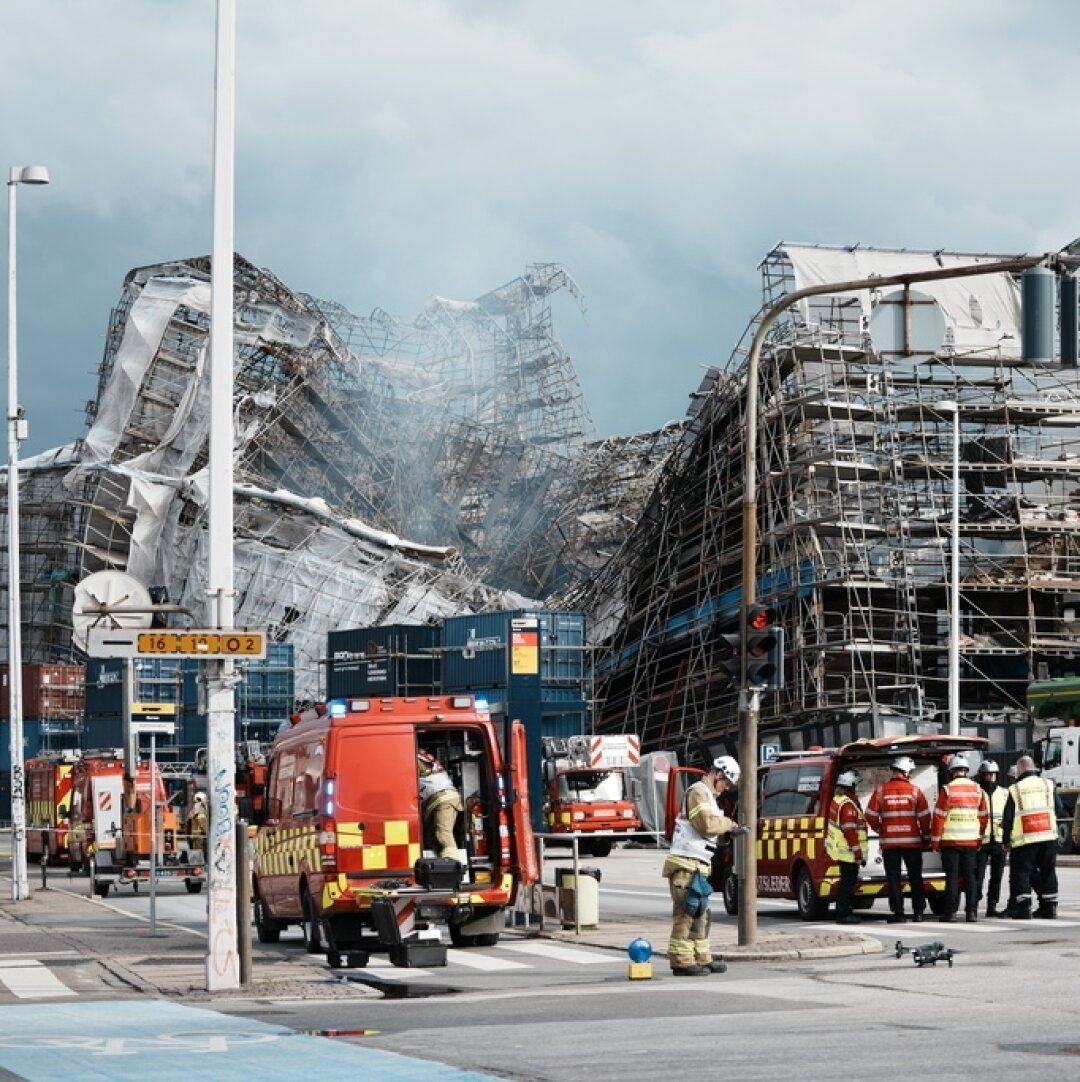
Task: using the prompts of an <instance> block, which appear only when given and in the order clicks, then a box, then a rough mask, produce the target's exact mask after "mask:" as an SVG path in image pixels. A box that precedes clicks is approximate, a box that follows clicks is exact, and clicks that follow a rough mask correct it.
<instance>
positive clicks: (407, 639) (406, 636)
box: [326, 624, 442, 699]
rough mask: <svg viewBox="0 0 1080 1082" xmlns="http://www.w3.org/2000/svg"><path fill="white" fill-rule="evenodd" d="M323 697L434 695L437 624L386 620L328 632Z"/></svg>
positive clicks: (438, 664)
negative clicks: (400, 622)
mask: <svg viewBox="0 0 1080 1082" xmlns="http://www.w3.org/2000/svg"><path fill="white" fill-rule="evenodd" d="M326 642H327V664H326V697H327V698H328V699H347V698H350V697H353V696H371V697H384V696H390V695H437V694H438V693H439V692H440V690H441V671H442V664H441V658H440V654H439V649H440V646H441V644H442V629H441V628H439V627H436V626H434V625H432V624H385V625H382V626H379V627H362V628H354V629H350V630H346V631H331V632H330V634H329V635H328V636H327V640H326Z"/></svg>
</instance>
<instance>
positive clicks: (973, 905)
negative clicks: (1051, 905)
mask: <svg viewBox="0 0 1080 1082" xmlns="http://www.w3.org/2000/svg"><path fill="white" fill-rule="evenodd" d="M970 769H971V767H970V765H969V763H968V761H967V759H965V758H964V756H963V755H954V756H953V757H952V758H951V759H950V760H949V781H948V782H946V783H945V784H944V785H943V786H942V787H941V788H940V789H939V790H938V796H937V804H936V805H935V806H934V825H933V829H932V832H931V846H932V848H933V849H934V850H936V851H937V852H939V853H940V854H941V867H942V869H943V870H944V872H945V908H944V909H943V910H942V912H941V916H940V919H941V920H943V921H951V920H955V918H956V912H957V910H958V909H959V907H960V879H961V877H963V880H964V913H965V915H966V917H967V922H968V923H969V924H974V923H975V922H976V921H977V920H978V919H979V885H978V882H977V881H976V878H975V865H976V858H977V857H978V852H979V842H980V840H981V839H982V837H983V835H984V834H985V833H986V829H987V821H988V820H989V818H990V806H989V802H988V801H987V799H986V793H984V792H983V791H982V789H980V788H979V786H978V785H977V784H976V783H975V782H974V781H973V780H972V779H971V778H969V777H968V771H969V770H970Z"/></svg>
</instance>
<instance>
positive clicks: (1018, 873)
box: [1009, 840, 1058, 903]
mask: <svg viewBox="0 0 1080 1082" xmlns="http://www.w3.org/2000/svg"><path fill="white" fill-rule="evenodd" d="M1032 889H1034V890H1035V893H1036V894H1038V896H1039V901H1040V902H1044V901H1045V902H1054V903H1056V902H1057V893H1058V881H1057V842H1056V841H1055V840H1050V841H1045V842H1032V843H1031V844H1030V845H1018V846H1016V847H1015V848H1014V849H1013V850H1012V853H1011V854H1010V856H1009V893H1010V894H1011V895H1012V897H1013V901H1015V902H1020V903H1023V902H1030V901H1031V892H1032Z"/></svg>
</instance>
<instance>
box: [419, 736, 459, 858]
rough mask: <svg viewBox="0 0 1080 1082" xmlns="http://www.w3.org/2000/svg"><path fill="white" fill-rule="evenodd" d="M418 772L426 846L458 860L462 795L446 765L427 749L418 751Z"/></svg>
mask: <svg viewBox="0 0 1080 1082" xmlns="http://www.w3.org/2000/svg"><path fill="white" fill-rule="evenodd" d="M416 772H417V776H418V778H419V781H420V816H421V818H422V820H423V824H424V846H425V848H427V849H431V850H434V852H436V853H437V854H438V855H439V856H440V857H448V858H450V859H452V860H456V859H457V855H458V843H457V837H456V830H457V823H458V816H459V815H461V813H462V812H463V811H464V810H465V805H464V804H463V803H462V800H461V794H460V793H459V792H458V791H457V789H456V788H455V787H454V783H453V781H452V780H451V778H450V775H449V774H448V773H447V771H446V767H444V766H443V765H442V763H440V762H439V760H438V759H436V758H435V756H434V755H430V754H428V752H426V751H420V752H417V753H416Z"/></svg>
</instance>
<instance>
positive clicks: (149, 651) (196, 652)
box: [135, 628, 266, 658]
mask: <svg viewBox="0 0 1080 1082" xmlns="http://www.w3.org/2000/svg"><path fill="white" fill-rule="evenodd" d="M135 647H136V650H137V653H138V655H139V656H150V657H206V658H230V657H242V658H264V657H266V632H264V631H229V630H224V631H215V630H212V629H206V630H203V629H192V628H186V629H184V630H183V631H140V632H138V634H137V637H136V640H135Z"/></svg>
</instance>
